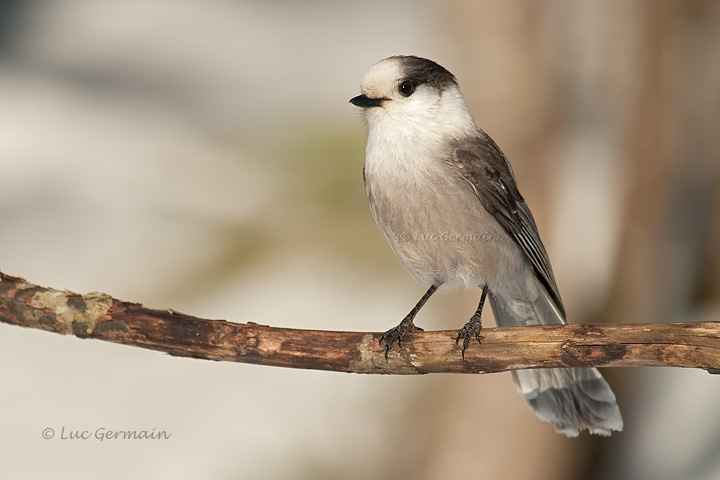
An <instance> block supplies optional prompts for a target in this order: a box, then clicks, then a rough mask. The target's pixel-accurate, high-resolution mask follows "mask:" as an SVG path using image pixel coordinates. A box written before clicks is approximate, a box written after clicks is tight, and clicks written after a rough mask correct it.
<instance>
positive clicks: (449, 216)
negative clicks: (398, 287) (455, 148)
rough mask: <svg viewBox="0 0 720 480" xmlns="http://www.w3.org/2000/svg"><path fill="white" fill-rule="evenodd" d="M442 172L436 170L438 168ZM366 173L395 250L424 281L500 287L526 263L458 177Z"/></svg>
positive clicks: (372, 201)
mask: <svg viewBox="0 0 720 480" xmlns="http://www.w3.org/2000/svg"><path fill="white" fill-rule="evenodd" d="M435 173H438V172H435ZM440 173H443V174H440V175H437V174H436V175H428V176H427V177H419V176H417V175H414V176H395V177H394V178H393V177H389V178H388V176H386V175H384V176H382V178H379V177H378V176H376V175H373V174H372V172H366V178H365V183H366V190H367V194H368V200H369V201H370V208H371V210H372V212H373V215H374V216H375V220H376V221H377V224H378V225H379V226H380V229H381V230H382V232H383V233H384V234H385V237H386V238H387V241H388V242H389V243H390V246H391V248H392V249H393V251H394V252H395V254H396V255H397V256H398V257H399V258H400V260H401V261H402V263H403V265H404V266H405V268H406V269H407V270H408V271H409V272H410V274H411V275H412V276H413V277H415V279H417V281H418V282H420V283H421V284H424V285H431V284H434V285H444V286H453V285H460V284H464V285H465V286H467V287H475V286H483V285H488V286H489V287H490V288H491V289H493V288H495V287H500V286H502V285H503V284H505V283H507V282H508V281H510V280H511V279H512V278H517V273H519V272H520V270H521V269H524V268H527V263H526V262H525V260H524V257H523V255H522V253H521V251H520V249H519V248H518V247H517V245H516V244H515V242H514V241H513V240H512V239H511V238H510V237H509V236H508V234H507V233H506V232H505V230H504V229H503V228H502V227H501V226H500V224H499V223H498V222H497V221H496V220H495V219H494V218H493V217H492V215H490V214H489V213H488V212H487V210H485V208H484V207H483V206H482V204H481V203H480V201H479V200H478V198H477V196H476V195H475V192H474V191H473V190H472V188H471V187H470V185H469V184H468V183H467V182H466V181H465V180H464V179H462V178H461V177H459V176H457V177H456V176H452V175H447V172H440Z"/></svg>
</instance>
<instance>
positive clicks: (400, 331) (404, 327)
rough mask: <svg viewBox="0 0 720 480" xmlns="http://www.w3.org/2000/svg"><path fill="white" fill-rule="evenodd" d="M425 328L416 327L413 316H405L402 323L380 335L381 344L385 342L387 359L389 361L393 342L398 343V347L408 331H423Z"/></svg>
mask: <svg viewBox="0 0 720 480" xmlns="http://www.w3.org/2000/svg"><path fill="white" fill-rule="evenodd" d="M422 331H423V329H422V328H420V327H416V326H415V324H414V323H413V321H412V318H410V317H405V318H404V319H403V321H402V322H400V325H398V326H397V327H395V328H391V329H390V330H388V331H387V332H385V333H383V334H382V335H380V345H382V343H383V342H385V361H387V358H388V352H389V351H390V347H392V345H393V343H396V342H397V344H398V347H399V346H400V342H401V340H402V339H403V337H404V336H405V334H406V333H408V332H422Z"/></svg>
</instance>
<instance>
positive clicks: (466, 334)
mask: <svg viewBox="0 0 720 480" xmlns="http://www.w3.org/2000/svg"><path fill="white" fill-rule="evenodd" d="M480 330H482V322H481V321H480V315H477V314H475V315H473V316H472V318H471V319H470V321H469V322H467V323H466V324H465V326H464V327H462V328H461V329H460V330H459V331H458V334H457V337H455V345H457V344H458V342H459V341H460V339H461V338H462V339H463V346H462V357H463V359H464V358H465V350H466V349H467V348H468V347H469V346H470V339H471V338H472V337H475V338H477V341H478V343H482V338H483V337H481V336H480Z"/></svg>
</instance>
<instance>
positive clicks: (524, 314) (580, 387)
mask: <svg viewBox="0 0 720 480" xmlns="http://www.w3.org/2000/svg"><path fill="white" fill-rule="evenodd" d="M537 287H538V288H537V289H532V290H536V292H537V295H533V296H534V297H535V298H531V299H528V298H523V299H518V298H517V296H516V295H503V293H504V292H503V293H500V294H498V293H496V292H490V305H491V307H492V309H493V313H494V314H495V319H496V321H497V323H498V325H499V326H502V327H513V326H520V325H543V324H557V323H565V319H564V318H563V315H562V314H561V313H560V311H559V310H558V309H557V308H555V306H554V304H553V302H552V300H550V299H549V298H548V297H547V295H546V294H545V290H544V288H543V287H542V286H540V285H537ZM524 293H527V292H524ZM523 297H525V295H523ZM512 375H513V381H514V382H515V386H516V387H517V389H518V391H519V392H520V393H521V394H522V395H523V397H525V400H527V402H528V403H529V404H530V407H531V408H532V409H533V411H534V412H535V414H536V415H537V416H538V417H539V418H540V420H543V421H546V422H550V423H552V424H553V425H554V426H555V431H556V432H558V433H564V434H565V435H567V436H568V437H576V436H578V434H579V433H580V431H581V430H585V429H587V430H588V431H589V432H590V433H594V434H598V435H604V436H609V435H610V433H611V432H612V431H613V430H615V431H621V430H622V428H623V420H622V415H620V409H619V408H618V406H617V403H615V394H614V393H613V392H612V390H611V389H610V386H609V385H608V384H607V382H606V381H605V379H604V378H603V377H602V375H600V372H598V370H597V369H596V368H553V369H532V370H515V371H513V372H512Z"/></svg>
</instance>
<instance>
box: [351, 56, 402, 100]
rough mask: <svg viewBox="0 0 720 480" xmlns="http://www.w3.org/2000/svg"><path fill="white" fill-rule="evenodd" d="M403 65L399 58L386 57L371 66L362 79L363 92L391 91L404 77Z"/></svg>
mask: <svg viewBox="0 0 720 480" xmlns="http://www.w3.org/2000/svg"><path fill="white" fill-rule="evenodd" d="M403 75H404V73H403V70H402V66H401V64H400V62H399V61H398V60H397V59H394V58H386V59H385V60H380V61H379V62H378V63H376V64H375V65H373V66H372V67H370V70H368V71H367V73H366V74H365V77H363V81H362V86H361V88H362V90H363V93H366V94H367V93H372V92H375V93H386V92H388V91H391V90H392V89H393V88H394V87H395V85H396V84H397V83H398V81H399V80H400V79H401V78H402V77H403Z"/></svg>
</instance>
